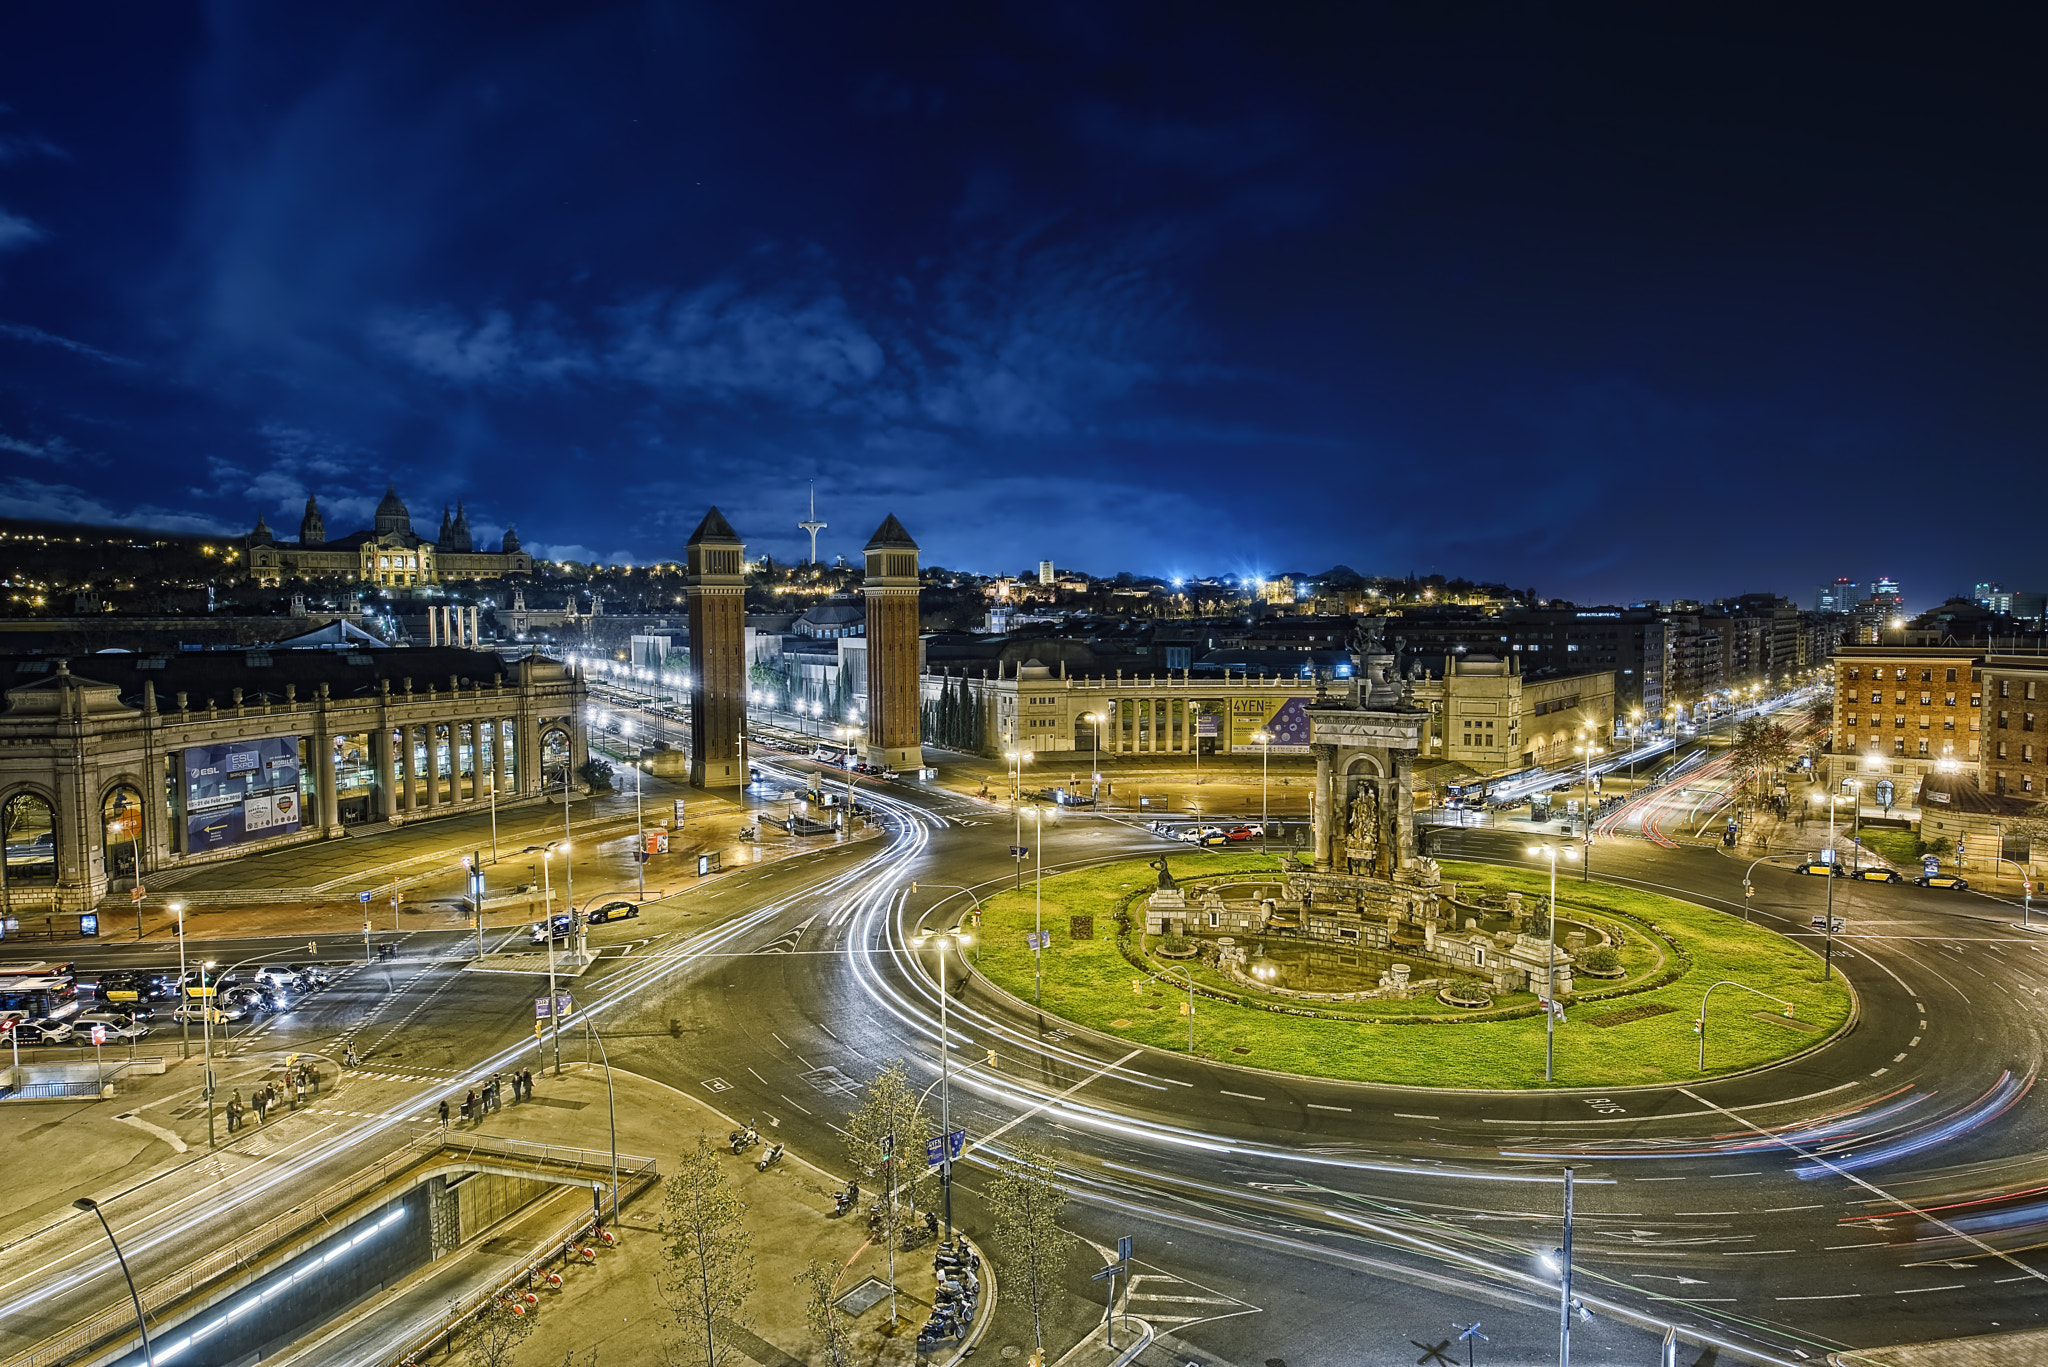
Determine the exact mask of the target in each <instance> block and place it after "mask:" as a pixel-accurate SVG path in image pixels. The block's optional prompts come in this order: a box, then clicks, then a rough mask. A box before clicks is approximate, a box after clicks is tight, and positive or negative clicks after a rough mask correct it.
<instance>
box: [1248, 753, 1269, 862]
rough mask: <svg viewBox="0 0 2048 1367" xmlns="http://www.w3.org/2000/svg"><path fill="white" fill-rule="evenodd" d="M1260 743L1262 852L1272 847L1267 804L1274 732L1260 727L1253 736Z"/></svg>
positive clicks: (1260, 835) (1260, 848)
mask: <svg viewBox="0 0 2048 1367" xmlns="http://www.w3.org/2000/svg"><path fill="white" fill-rule="evenodd" d="M1252 739H1253V740H1255V741H1257V742H1258V743H1259V850H1260V852H1261V853H1265V852H1267V851H1269V850H1270V849H1271V848H1272V847H1271V845H1270V843H1269V842H1268V841H1267V839H1266V827H1267V824H1268V822H1269V820H1270V816H1269V814H1268V808H1267V804H1266V792H1267V788H1266V776H1267V774H1268V773H1269V772H1270V769H1269V766H1270V765H1271V763H1272V759H1273V733H1272V732H1271V731H1268V730H1267V729H1266V728H1265V727H1263V726H1262V727H1260V728H1259V729H1258V731H1257V732H1255V733H1254V734H1253V736H1252Z"/></svg>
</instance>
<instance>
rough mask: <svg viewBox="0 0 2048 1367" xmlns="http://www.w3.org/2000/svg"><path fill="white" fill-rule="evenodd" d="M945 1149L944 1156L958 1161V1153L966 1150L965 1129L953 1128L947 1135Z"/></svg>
mask: <svg viewBox="0 0 2048 1367" xmlns="http://www.w3.org/2000/svg"><path fill="white" fill-rule="evenodd" d="M946 1150H947V1152H946V1156H947V1157H948V1158H951V1159H953V1160H954V1161H955V1162H958V1161H959V1158H960V1155H961V1154H963V1153H965V1152H966V1151H967V1131H965V1130H955V1131H953V1133H951V1134H949V1135H947V1136H946Z"/></svg>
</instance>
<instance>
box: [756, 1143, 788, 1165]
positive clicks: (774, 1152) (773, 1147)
mask: <svg viewBox="0 0 2048 1367" xmlns="http://www.w3.org/2000/svg"><path fill="white" fill-rule="evenodd" d="M780 1157H782V1145H780V1144H770V1145H769V1146H768V1152H766V1153H764V1154H762V1155H761V1161H760V1162H758V1163H756V1164H754V1171H756V1172H766V1171H768V1165H769V1164H771V1163H773V1162H774V1161H775V1160H776V1159H778V1158H780Z"/></svg>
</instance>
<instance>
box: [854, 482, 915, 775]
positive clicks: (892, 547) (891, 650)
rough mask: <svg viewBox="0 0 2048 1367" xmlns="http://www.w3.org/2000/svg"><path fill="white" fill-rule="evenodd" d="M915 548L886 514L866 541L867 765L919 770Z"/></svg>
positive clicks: (890, 516)
mask: <svg viewBox="0 0 2048 1367" xmlns="http://www.w3.org/2000/svg"><path fill="white" fill-rule="evenodd" d="M917 560H918V551H917V543H916V542H915V541H912V540H911V539H910V533H909V532H906V531H904V530H903V524H902V523H901V522H898V521H897V520H896V515H895V514H894V513H891V514H889V516H888V517H887V518H885V519H884V520H883V522H882V525H881V526H879V527H877V528H876V529H875V534H874V535H873V536H872V537H870V538H868V544H867V578H866V580H865V581H863V583H862V585H861V592H862V593H863V594H864V595H865V596H866V598H867V606H868V623H867V634H868V763H870V764H873V765H878V766H882V767H886V768H891V769H897V770H903V769H916V768H920V767H922V766H923V764H924V745H923V728H922V727H921V726H920V725H919V722H920V716H919V712H920V705H921V700H920V698H919V696H918V673H919V659H918V655H919V649H920V647H919V642H918V614H917V592H918V584H917V571H918V564H917Z"/></svg>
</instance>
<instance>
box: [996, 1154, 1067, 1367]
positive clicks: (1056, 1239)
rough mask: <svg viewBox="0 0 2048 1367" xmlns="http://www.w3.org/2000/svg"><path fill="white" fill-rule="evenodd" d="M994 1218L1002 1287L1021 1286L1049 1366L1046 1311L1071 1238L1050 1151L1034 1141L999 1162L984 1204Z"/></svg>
mask: <svg viewBox="0 0 2048 1367" xmlns="http://www.w3.org/2000/svg"><path fill="white" fill-rule="evenodd" d="M984 1199H985V1200H986V1201H987V1203H988V1208H989V1211H990V1213H991V1214H993V1215H994V1216H995V1226H996V1230H995V1232H996V1242H997V1244H998V1245H999V1246H1000V1247H1001V1248H1002V1250H1003V1279H1004V1280H1003V1285H1004V1287H1005V1288H1006V1289H1007V1288H1008V1287H1009V1286H1011V1285H1013V1284H1015V1285H1018V1286H1020V1288H1021V1292H1022V1294H1023V1297H1024V1303H1025V1304H1026V1305H1028V1306H1029V1307H1030V1308H1031V1337H1032V1342H1033V1345H1034V1347H1035V1349H1036V1351H1035V1354H1034V1360H1035V1361H1038V1362H1043V1361H1044V1360H1045V1307H1046V1306H1047V1305H1048V1304H1050V1303H1051V1300H1052V1295H1053V1292H1054V1290H1055V1289H1056V1288H1057V1287H1058V1286H1059V1282H1060V1269H1061V1268H1062V1267H1063V1266H1064V1265H1065V1263H1066V1257H1067V1249H1068V1248H1069V1247H1070V1246H1071V1245H1072V1243H1073V1236H1072V1235H1071V1234H1069V1233H1067V1232H1066V1231H1065V1230H1063V1229H1061V1228H1060V1210H1061V1209H1062V1208H1063V1207H1064V1206H1065V1205H1066V1203H1067V1193H1066V1191H1065V1189H1064V1188H1062V1187H1061V1186H1060V1182H1059V1174H1058V1173H1057V1172H1056V1171H1055V1170H1054V1168H1053V1161H1052V1151H1051V1150H1050V1149H1049V1148H1047V1147H1046V1146H1045V1145H1044V1144H1042V1143H1040V1142H1038V1141H1037V1140H1033V1139H1025V1140H1020V1141H1018V1142H1017V1143H1015V1144H1013V1145H1011V1146H1010V1151H1009V1153H1008V1154H1007V1155H1003V1156H1000V1157H998V1158H997V1159H996V1174H995V1178H994V1180H992V1181H991V1182H990V1183H989V1184H988V1190H987V1193H986V1196H985V1198H984Z"/></svg>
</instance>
